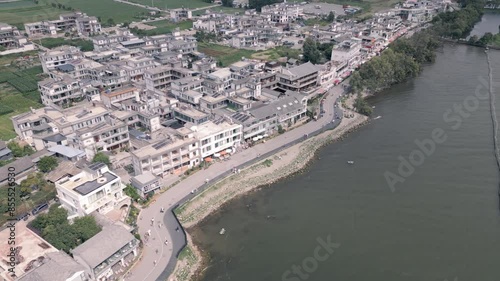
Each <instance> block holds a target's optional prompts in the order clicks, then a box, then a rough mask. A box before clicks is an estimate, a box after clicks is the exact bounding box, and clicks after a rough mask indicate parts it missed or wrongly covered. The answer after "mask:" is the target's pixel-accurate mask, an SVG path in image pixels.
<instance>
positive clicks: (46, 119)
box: [11, 102, 110, 143]
mask: <svg viewBox="0 0 500 281" xmlns="http://www.w3.org/2000/svg"><path fill="white" fill-rule="evenodd" d="M109 115H110V111H109V110H108V109H106V108H105V107H104V106H102V105H97V104H96V103H95V102H94V103H81V104H79V105H78V106H74V107H70V108H67V109H60V108H57V107H55V106H47V107H45V108H39V109H31V111H30V112H27V113H23V114H20V115H16V116H13V117H12V118H11V120H12V124H13V126H14V130H15V131H16V133H17V135H18V136H19V138H21V139H22V140H25V141H26V142H28V143H32V142H33V139H32V138H33V137H34V136H40V137H44V136H47V135H52V134H54V133H61V134H63V135H68V134H71V133H74V132H75V131H77V130H79V129H83V128H86V127H89V126H93V125H96V124H100V123H103V122H106V119H107V118H108V117H109Z"/></svg>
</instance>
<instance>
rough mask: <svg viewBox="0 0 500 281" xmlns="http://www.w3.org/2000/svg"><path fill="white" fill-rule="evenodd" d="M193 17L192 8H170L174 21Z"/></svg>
mask: <svg viewBox="0 0 500 281" xmlns="http://www.w3.org/2000/svg"><path fill="white" fill-rule="evenodd" d="M192 17H193V15H192V13H191V10H189V9H186V8H179V9H173V10H170V18H171V19H172V20H173V21H179V20H183V19H191V18H192Z"/></svg>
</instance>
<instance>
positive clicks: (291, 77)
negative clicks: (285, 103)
mask: <svg viewBox="0 0 500 281" xmlns="http://www.w3.org/2000/svg"><path fill="white" fill-rule="evenodd" d="M318 72H319V70H318V67H316V66H315V65H314V64H312V63H310V62H306V63H304V64H301V65H299V66H295V67H291V68H283V69H281V72H280V73H277V74H276V77H277V78H278V83H277V85H278V87H279V88H280V89H282V90H285V91H287V90H290V91H295V92H307V91H309V90H311V89H313V88H315V87H316V86H317V83H318Z"/></svg>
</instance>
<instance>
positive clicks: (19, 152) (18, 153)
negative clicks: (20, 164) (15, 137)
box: [7, 141, 35, 157]
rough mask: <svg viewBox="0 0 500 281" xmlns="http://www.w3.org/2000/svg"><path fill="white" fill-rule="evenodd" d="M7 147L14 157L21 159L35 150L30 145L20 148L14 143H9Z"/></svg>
mask: <svg viewBox="0 0 500 281" xmlns="http://www.w3.org/2000/svg"><path fill="white" fill-rule="evenodd" d="M7 147H8V148H9V149H10V151H12V155H14V157H23V156H28V155H31V154H33V153H35V150H34V149H33V147H31V146H30V145H25V146H21V145H20V144H19V143H17V142H15V141H11V142H9V143H8V144H7Z"/></svg>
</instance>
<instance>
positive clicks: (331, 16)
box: [326, 12, 335, 22]
mask: <svg viewBox="0 0 500 281" xmlns="http://www.w3.org/2000/svg"><path fill="white" fill-rule="evenodd" d="M326 20H327V21H328V22H333V21H334V20H335V14H334V13H333V12H330V13H329V14H328V16H327V17H326Z"/></svg>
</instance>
